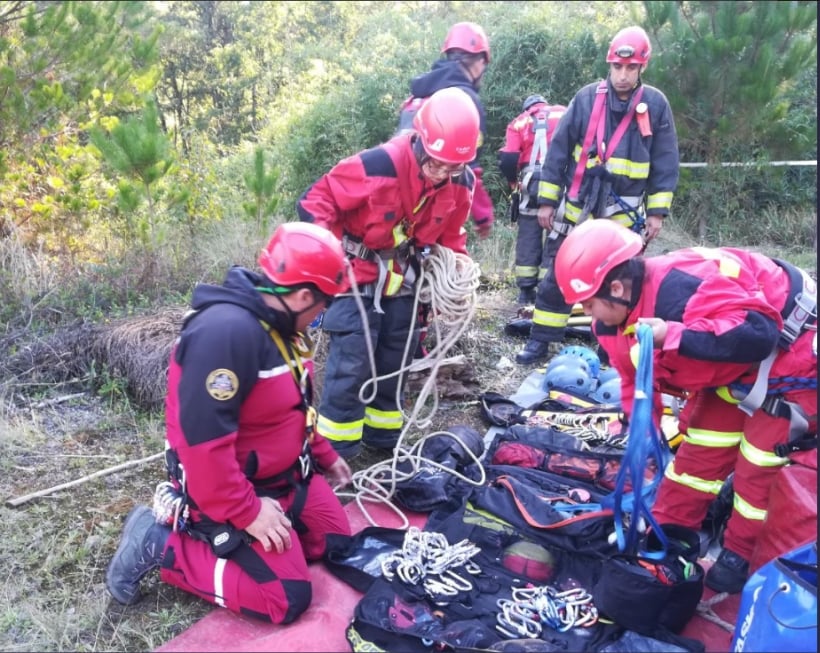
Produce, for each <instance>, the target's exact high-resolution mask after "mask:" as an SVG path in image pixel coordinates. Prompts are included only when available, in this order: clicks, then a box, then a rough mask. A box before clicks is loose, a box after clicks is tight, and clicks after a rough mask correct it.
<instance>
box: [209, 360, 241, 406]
mask: <svg viewBox="0 0 820 653" xmlns="http://www.w3.org/2000/svg"><path fill="white" fill-rule="evenodd" d="M205 389H206V390H207V391H208V394H209V395H211V396H212V397H213V398H214V399H216V400H217V401H227V400H228V399H231V398H232V397H233V396H234V395H235V394H236V392H237V390H239V379H238V378H237V377H236V374H234V373H233V372H231V370H226V369H224V368H220V369H218V370H214V371H213V372H211V373H210V374H209V375H208V378H207V379H205Z"/></svg>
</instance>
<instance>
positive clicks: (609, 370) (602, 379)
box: [598, 367, 621, 385]
mask: <svg viewBox="0 0 820 653" xmlns="http://www.w3.org/2000/svg"><path fill="white" fill-rule="evenodd" d="M620 378H621V376H620V374H618V370H616V369H615V368H614V367H605V368H603V369H602V370H601V371H600V372H598V385H603V384H604V383H606V382H607V381H610V380H612V379H618V380H620Z"/></svg>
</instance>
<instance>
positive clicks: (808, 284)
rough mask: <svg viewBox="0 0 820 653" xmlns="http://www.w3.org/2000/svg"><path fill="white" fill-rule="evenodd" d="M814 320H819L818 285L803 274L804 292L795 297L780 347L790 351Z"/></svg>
mask: <svg viewBox="0 0 820 653" xmlns="http://www.w3.org/2000/svg"><path fill="white" fill-rule="evenodd" d="M801 272H803V271H802V270H801ZM812 318H813V319H815V320H816V319H817V285H816V284H815V283H814V280H813V279H812V278H811V277H809V276H808V275H807V274H805V273H803V290H802V291H801V292H799V293H797V295H796V296H795V298H794V308H793V309H792V311H791V313H789V315H788V317H786V319H785V320H784V321H783V330H782V331H781V332H780V339H779V340H778V343H777V344H778V346H779V347H780V348H781V349H786V350H788V349H789V348H790V347H791V346H792V344H793V343H794V341H795V340H797V338H798V337H799V336H800V334H801V333H802V332H803V329H804V328H805V326H806V324H807V323H808V322H809V321H810V320H811V319H812Z"/></svg>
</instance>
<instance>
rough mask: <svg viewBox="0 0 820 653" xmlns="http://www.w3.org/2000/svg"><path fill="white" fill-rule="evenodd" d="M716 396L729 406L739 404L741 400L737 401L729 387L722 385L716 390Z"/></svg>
mask: <svg viewBox="0 0 820 653" xmlns="http://www.w3.org/2000/svg"><path fill="white" fill-rule="evenodd" d="M715 394H716V395H717V396H718V397H719V398H720V399H723V401H725V402H726V403H727V404H739V403H740V399H735V398H734V396H733V395H732V391H731V390H730V389H729V386H727V385H722V386H720V387H719V388H716V389H715Z"/></svg>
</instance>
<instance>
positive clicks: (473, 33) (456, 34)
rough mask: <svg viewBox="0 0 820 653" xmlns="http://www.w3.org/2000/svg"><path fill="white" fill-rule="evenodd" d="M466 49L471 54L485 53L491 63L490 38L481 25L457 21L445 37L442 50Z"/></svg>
mask: <svg viewBox="0 0 820 653" xmlns="http://www.w3.org/2000/svg"><path fill="white" fill-rule="evenodd" d="M450 50H464V52H469V53H470V54H483V55H484V56H485V57H486V58H487V63H490V40H489V39H488V38H487V35H486V34H485V33H484V29H483V28H482V27H481V25H478V24H476V23H456V24H455V25H453V26H452V27H451V28H450V30H449V31H448V32H447V36H446V37H445V38H444V45H442V46H441V51H442V52H448V51H450Z"/></svg>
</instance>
